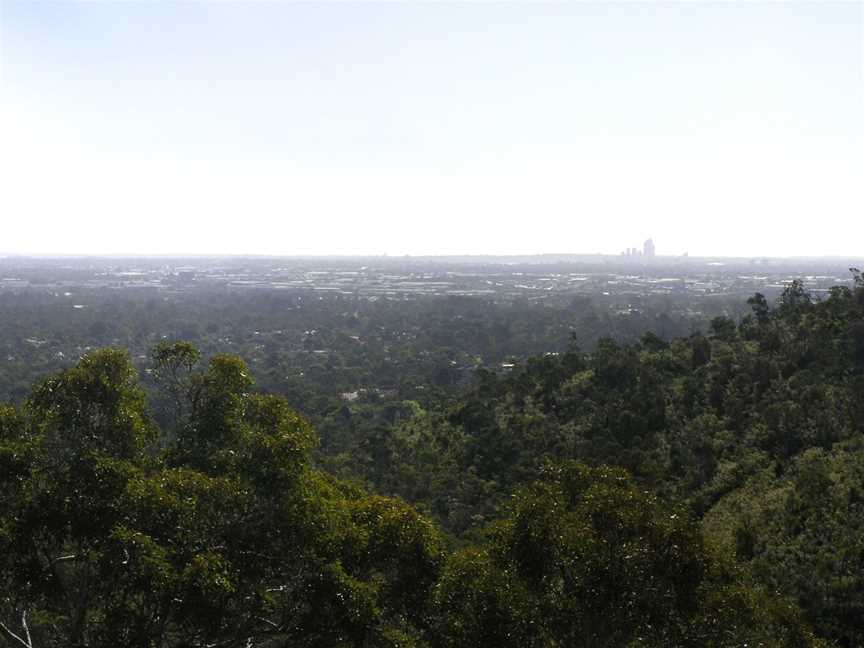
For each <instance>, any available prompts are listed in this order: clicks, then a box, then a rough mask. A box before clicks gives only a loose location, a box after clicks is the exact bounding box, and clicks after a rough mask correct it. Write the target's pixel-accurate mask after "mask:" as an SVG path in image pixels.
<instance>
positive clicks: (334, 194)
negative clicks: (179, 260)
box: [0, 0, 864, 256]
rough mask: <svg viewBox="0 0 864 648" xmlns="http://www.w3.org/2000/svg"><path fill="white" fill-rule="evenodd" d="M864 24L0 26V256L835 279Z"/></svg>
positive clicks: (209, 15)
mask: <svg viewBox="0 0 864 648" xmlns="http://www.w3.org/2000/svg"><path fill="white" fill-rule="evenodd" d="M862 33H864V8H862V4H861V3H849V2H838V3H830V2H820V3H765V4H756V3H745V2H738V3H724V4H708V3H686V4H685V3H669V4H661V3H645V4H622V3H599V4H591V3H573V4H535V3H523V4H516V5H506V6H504V5H497V4H495V5H492V4H486V3H479V4H437V3H433V4H409V3H403V4H389V3H388V4H366V3H363V4H341V3H340V4H330V3H321V4H310V3H281V2H276V3H221V2H218V3H217V2H210V3H185V2H184V3H180V2H163V3H125V2H114V3H89V2H25V1H20V0H3V2H2V15H0V54H2V57H0V66H2V89H0V92H2V95H0V98H2V111H3V112H2V128H3V145H2V152H0V161H2V164H3V179H4V183H3V191H2V197H0V209H2V235H0V253H6V254H10V253H14V254H37V253H41V254H120V253H124V254H277V255H281V254H286V255H306V254H316V255H317V254H372V255H377V254H385V253H386V254H390V255H402V254H412V255H424V254H536V253H547V252H562V253H563V252H568V253H598V252H603V253H606V254H618V253H619V252H620V251H621V250H622V249H624V248H626V247H630V246H634V245H638V246H639V247H641V244H642V241H643V240H645V239H647V238H649V237H653V238H654V239H655V241H657V243H658V247H657V253H658V254H661V255H681V254H683V253H684V252H689V253H690V254H691V255H728V256H747V255H761V256H766V255H767V256H800V255H804V256H819V255H835V256H844V255H854V254H857V253H859V252H860V247H859V245H860V243H859V242H860V240H861V236H862V234H864V224H862V223H864V219H862V215H864V190H862V187H864V125H862V122H864V71H862V68H864V37H862Z"/></svg>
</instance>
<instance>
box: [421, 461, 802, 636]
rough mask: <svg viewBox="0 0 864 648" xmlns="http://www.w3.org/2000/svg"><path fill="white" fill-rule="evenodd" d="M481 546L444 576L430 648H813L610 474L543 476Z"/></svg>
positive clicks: (564, 469) (795, 624)
mask: <svg viewBox="0 0 864 648" xmlns="http://www.w3.org/2000/svg"><path fill="white" fill-rule="evenodd" d="M490 536H491V545H490V546H489V547H488V548H486V549H479V548H472V549H467V550H463V551H462V552H460V553H458V554H456V555H455V556H454V557H453V558H452V559H451V560H450V562H449V563H448V565H447V568H446V570H445V573H444V576H443V577H442V579H441V582H440V584H439V586H438V588H437V590H436V600H437V602H438V604H439V606H440V607H441V608H442V614H441V615H440V617H439V619H440V621H439V623H440V626H439V628H438V636H437V638H436V644H437V645H441V646H454V647H455V646H469V645H470V646H514V647H515V646H576V645H579V646H702V645H713V646H740V645H751V644H752V645H776V646H781V645H783V646H789V645H796V646H808V645H817V644H816V642H815V640H814V639H813V638H812V636H811V635H810V634H809V632H808V631H807V629H806V627H805V626H804V625H803V624H802V623H801V621H800V619H798V618H797V617H795V614H794V610H793V609H791V608H788V607H784V605H785V604H784V603H783V602H782V601H777V600H775V598H773V597H771V596H768V595H766V594H764V593H762V592H759V591H758V590H754V589H750V588H746V587H741V586H740V585H735V584H733V577H732V574H731V573H730V572H728V570H726V569H725V568H724V566H723V565H722V563H721V562H720V561H719V560H718V559H717V558H715V556H713V555H712V553H711V552H710V551H709V550H708V549H707V548H706V547H705V545H704V543H703V540H702V536H701V534H700V532H699V529H698V527H697V526H696V525H695V524H694V523H693V522H691V521H690V520H688V519H687V518H686V516H684V515H682V514H680V513H670V512H669V511H668V510H666V509H664V508H663V507H662V506H660V505H659V504H658V503H657V501H656V500H655V499H654V498H652V497H650V496H648V495H646V494H645V493H644V492H642V491H640V490H639V489H638V488H637V487H636V485H635V484H634V483H633V481H632V480H631V479H630V478H629V476H628V475H627V474H626V473H625V472H623V471H622V470H620V469H609V468H596V469H591V468H588V467H586V466H584V465H579V464H572V463H570V464H564V465H560V466H555V467H550V468H547V470H545V471H544V473H543V476H542V479H541V480H540V481H538V482H536V483H534V484H532V485H530V486H526V487H524V488H522V489H520V491H519V492H518V493H517V494H516V496H515V498H514V500H513V501H512V503H511V504H510V505H509V507H508V515H507V517H506V518H505V519H504V520H503V521H502V522H500V523H499V524H497V525H495V526H494V527H492V529H491V530H490Z"/></svg>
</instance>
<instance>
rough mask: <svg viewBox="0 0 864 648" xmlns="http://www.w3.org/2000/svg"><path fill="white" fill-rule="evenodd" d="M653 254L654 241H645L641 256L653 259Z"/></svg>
mask: <svg viewBox="0 0 864 648" xmlns="http://www.w3.org/2000/svg"><path fill="white" fill-rule="evenodd" d="M654 253H655V251H654V240H653V239H650V238H649V239H648V240H647V241H645V243H643V244H642V255H643V256H646V257H653V256H654Z"/></svg>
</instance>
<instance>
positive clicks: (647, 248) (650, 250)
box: [621, 238, 657, 257]
mask: <svg viewBox="0 0 864 648" xmlns="http://www.w3.org/2000/svg"><path fill="white" fill-rule="evenodd" d="M656 254H657V252H656V250H655V249H654V240H653V239H650V238H649V239H648V240H647V241H645V242H644V243H643V244H642V249H641V250H640V249H639V248H635V247H634V248H627V249H626V250H624V251H623V252H621V256H625V257H653V256H656Z"/></svg>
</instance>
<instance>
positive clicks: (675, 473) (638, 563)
mask: <svg viewBox="0 0 864 648" xmlns="http://www.w3.org/2000/svg"><path fill="white" fill-rule="evenodd" d="M854 277H855V283H854V286H853V287H852V288H844V287H838V288H836V289H833V290H832V291H831V292H830V294H829V296H828V297H827V298H825V299H821V300H816V299H814V298H813V297H811V295H809V294H808V293H807V292H806V290H805V288H804V286H803V285H802V284H801V283H800V282H795V283H793V284H792V285H791V286H789V287H788V288H787V289H786V290H785V291H784V292H783V294H782V296H781V297H780V298H779V300H778V301H777V303H776V304H774V305H773V306H772V305H771V304H769V303H768V301H767V300H766V299H765V298H764V297H762V296H761V295H759V294H757V295H755V296H754V297H753V298H751V299H750V301H749V307H750V311H751V313H750V314H749V315H747V316H746V317H744V318H743V319H741V320H740V321H738V322H736V321H734V320H732V319H729V318H725V317H716V318H715V319H713V320H712V321H711V323H710V329H709V330H708V331H706V332H705V333H704V334H702V333H697V334H693V335H690V336H688V337H678V338H676V339H673V340H671V341H665V340H664V339H663V338H661V337H658V336H656V335H654V334H650V333H649V334H645V335H644V336H642V338H641V340H640V341H639V342H633V343H622V342H616V341H614V340H612V339H602V340H600V341H599V342H598V343H597V344H596V345H593V346H592V348H591V349H590V350H587V351H582V350H580V348H579V346H578V340H573V341H572V342H571V345H570V348H569V349H567V350H563V351H561V352H559V353H551V354H546V355H539V356H536V357H534V358H533V359H531V360H529V361H527V362H526V363H524V364H521V365H519V366H517V367H516V368H515V369H514V370H513V371H512V372H509V373H507V374H503V375H502V374H496V373H492V372H488V371H484V370H482V369H481V370H480V372H479V376H478V378H477V380H476V383H475V384H474V385H473V386H470V387H469V388H467V389H465V390H463V391H462V392H461V393H455V394H454V395H447V396H446V397H442V398H441V399H439V400H438V401H436V400H434V399H428V400H426V401H424V402H422V403H421V402H418V401H417V400H403V401H400V402H402V403H403V404H404V411H402V413H401V414H400V415H398V416H393V417H389V418H386V417H385V418H384V419H377V420H371V421H370V420H366V421H363V420H361V421H359V422H358V421H357V418H358V417H361V419H362V411H363V406H362V405H361V404H355V403H346V404H345V405H343V406H341V407H340V408H338V409H336V410H333V411H331V412H329V413H328V414H327V415H326V416H324V417H322V418H321V421H322V423H323V425H325V426H326V425H328V424H329V423H328V420H330V419H334V420H335V418H334V417H341V423H340V426H339V427H338V430H339V431H340V434H341V435H342V436H341V437H339V443H338V444H336V443H331V444H330V446H329V447H328V448H326V451H324V452H322V451H321V450H318V451H316V450H315V449H316V446H317V445H318V443H319V441H318V436H317V434H316V432H315V431H314V430H313V429H312V426H311V425H310V424H309V422H308V421H307V420H306V419H305V418H304V417H302V416H300V415H298V414H297V413H296V412H295V411H294V410H293V409H292V408H291V407H290V406H289V404H288V402H286V400H285V399H283V398H282V397H281V396H278V395H275V394H273V393H269V394H267V393H260V392H257V391H256V389H255V387H254V385H253V380H252V372H251V371H250V369H249V368H248V367H247V366H246V365H245V364H244V362H243V361H242V360H241V359H240V358H239V357H237V356H233V355H225V354H218V353H216V354H209V355H208V357H207V358H202V357H201V354H200V352H199V350H198V349H197V348H196V347H195V346H193V345H192V344H190V343H183V342H169V341H166V342H163V343H160V344H158V345H157V346H156V347H155V348H154V349H153V351H152V353H151V359H150V361H149V369H150V372H149V373H148V374H147V377H146V382H147V383H148V384H149V383H152V384H153V385H155V386H157V387H158V392H157V393H154V394H153V395H152V396H148V394H147V392H146V391H145V389H144V387H143V386H142V382H141V381H140V379H139V374H138V371H137V369H136V368H135V366H134V365H133V363H132V361H131V359H130V356H129V354H128V353H127V352H126V351H123V350H119V349H102V350H96V351H91V352H90V353H88V354H87V355H85V356H84V357H83V358H82V359H81V360H80V361H78V362H77V363H76V364H74V365H73V366H70V367H69V368H66V369H64V370H62V371H60V372H58V373H55V374H52V375H51V376H49V377H47V378H45V379H43V380H41V381H40V382H37V383H36V384H35V385H34V386H33V387H32V388H31V389H30V390H29V392H28V393H27V394H26V396H25V397H23V398H21V399H19V401H18V403H17V404H15V405H6V406H3V407H2V409H0V480H2V482H3V483H2V484H0V505H2V507H3V511H4V515H3V516H2V517H0V560H2V566H0V642H5V644H6V645H10V646H28V647H30V648H39V647H41V646H78V647H84V646H88V647H90V646H93V647H95V646H118V645H124V646H142V647H144V646H147V647H150V646H165V647H169V646H170V647H174V646H176V647H180V646H202V647H203V646H211V647H215V646H238V647H240V646H274V647H275V646H321V647H325V646H394V647H395V646H418V647H419V646H429V647H438V646H452V647H454V648H455V647H457V646H490V647H492V646H513V647H514V648H515V647H517V646H519V647H521V646H538V647H540V646H543V647H545V646H609V647H613V646H658V647H659V646H741V645H745V644H746V645H753V646H778V647H779V646H817V645H826V646H829V645H837V646H844V647H845V646H857V645H860V644H861V643H862V640H864V636H862V633H861V630H860V628H859V626H860V618H861V616H862V613H864V582H862V578H864V577H862V574H864V544H862V543H864V540H862V538H864V534H862V530H864V504H862V502H864V436H862V432H864V412H862V409H864V398H862V395H864V280H862V277H861V275H860V273H857V272H856V273H855V274H854ZM268 391H273V390H268ZM817 637H818V638H817Z"/></svg>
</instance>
